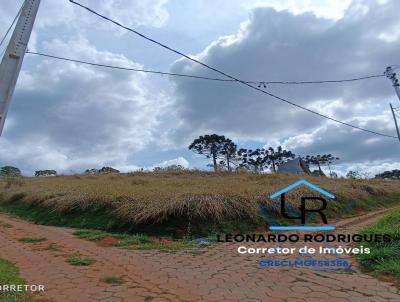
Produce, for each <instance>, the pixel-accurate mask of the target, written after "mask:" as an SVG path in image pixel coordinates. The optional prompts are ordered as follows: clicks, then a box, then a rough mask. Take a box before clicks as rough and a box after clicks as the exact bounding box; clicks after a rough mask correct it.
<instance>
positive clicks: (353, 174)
mask: <svg viewBox="0 0 400 302" xmlns="http://www.w3.org/2000/svg"><path fill="white" fill-rule="evenodd" d="M346 177H347V178H350V179H361V178H362V176H361V173H360V172H358V171H351V170H350V171H349V172H347V174H346Z"/></svg>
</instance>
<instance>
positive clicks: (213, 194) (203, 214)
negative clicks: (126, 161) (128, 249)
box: [0, 172, 400, 224]
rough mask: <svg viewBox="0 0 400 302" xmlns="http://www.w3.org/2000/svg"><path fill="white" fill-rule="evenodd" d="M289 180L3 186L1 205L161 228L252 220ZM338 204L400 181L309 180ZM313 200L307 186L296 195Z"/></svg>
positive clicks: (390, 191) (399, 189)
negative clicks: (183, 219)
mask: <svg viewBox="0 0 400 302" xmlns="http://www.w3.org/2000/svg"><path fill="white" fill-rule="evenodd" d="M299 179H300V177H298V176H294V175H288V174H274V175H271V174H254V173H245V172H243V173H207V172H164V173H143V172H142V173H128V174H102V175H79V176H57V177H44V178H23V179H20V180H18V181H14V182H15V183H10V181H7V180H4V179H3V180H0V199H1V200H3V201H9V202H10V201H16V200H21V201H23V202H26V203H30V204H35V205H37V206H41V207H47V208H51V209H54V210H55V211H60V212H61V211H68V210H71V209H85V208H88V207H90V206H93V205H95V204H106V205H109V206H110V208H111V209H113V210H115V213H116V214H117V215H118V216H119V217H121V219H124V220H125V221H127V222H130V223H135V224H138V223H143V222H148V221H153V222H159V221H163V220H165V219H166V218H168V217H171V216H191V217H196V218H200V219H209V218H212V219H216V220H219V219H222V218H230V217H234V218H238V217H243V218H250V219H253V218H254V219H255V218H256V217H257V216H258V215H259V211H258V207H257V205H258V204H259V203H270V202H272V201H271V200H270V199H269V196H270V195H271V193H273V192H276V191H277V190H279V189H282V188H284V187H285V186H287V185H289V184H291V183H293V182H294V181H296V180H299ZM305 179H307V180H309V181H311V182H312V183H314V184H316V185H317V186H320V187H322V188H324V189H325V190H327V191H329V192H331V193H333V194H334V195H335V196H336V198H337V201H338V202H348V201H351V200H359V199H360V200H365V199H368V198H370V197H372V196H393V195H399V194H400V186H399V185H398V182H396V181H384V180H348V179H330V178H325V177H313V176H307V177H305ZM304 192H308V194H312V193H311V192H310V191H308V189H307V188H305V187H304V186H302V187H300V188H299V189H298V190H296V192H295V193H290V194H292V197H295V196H294V195H300V194H303V193H304Z"/></svg>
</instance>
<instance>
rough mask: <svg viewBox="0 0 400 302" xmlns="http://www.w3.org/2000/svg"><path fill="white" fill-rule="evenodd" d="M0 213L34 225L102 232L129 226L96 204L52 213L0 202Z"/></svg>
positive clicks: (102, 206) (125, 228)
mask: <svg viewBox="0 0 400 302" xmlns="http://www.w3.org/2000/svg"><path fill="white" fill-rule="evenodd" d="M0 211H1V212H6V213H10V214H14V215H16V216H18V217H21V218H24V219H26V220H29V221H31V222H33V223H36V224H42V225H52V226H63V227H72V228H78V229H97V230H104V231H116V232H118V231H122V232H123V231H126V230H128V229H129V226H128V224H127V223H126V222H124V221H122V220H121V219H120V218H119V217H118V216H117V215H115V214H114V212H113V210H112V209H110V207H109V206H106V205H101V204H97V205H95V206H90V207H86V208H85V209H76V210H68V211H63V212H58V211H54V210H52V209H50V208H45V207H41V206H36V205H34V204H29V203H27V202H22V201H14V202H1V203H0Z"/></svg>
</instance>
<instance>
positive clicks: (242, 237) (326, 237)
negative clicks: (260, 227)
mask: <svg viewBox="0 0 400 302" xmlns="http://www.w3.org/2000/svg"><path fill="white" fill-rule="evenodd" d="M217 241H218V242H298V241H303V242H344V243H348V242H391V241H392V238H391V237H390V235H389V234H301V235H299V234H266V235H263V234H223V235H220V234H218V235H217Z"/></svg>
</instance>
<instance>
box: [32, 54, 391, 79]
mask: <svg viewBox="0 0 400 302" xmlns="http://www.w3.org/2000/svg"><path fill="white" fill-rule="evenodd" d="M26 53H27V54H31V55H37V56H42V57H47V58H52V59H57V60H63V61H69V62H74V63H79V64H85V65H90V66H97V67H104V68H111V69H120V70H126V71H136V72H144V73H153V74H160V75H169V76H176V77H187V78H194V79H200V80H209V81H220V82H237V81H235V80H232V79H221V78H213V77H205V76H197V75H190V74H182V73H174V72H165V71H157V70H148V69H138V68H131V67H124V66H116V65H109V64H102V63H95V62H89V61H83V60H78V59H73V58H67V57H61V56H56V55H50V54H46V53H42V52H34V51H27V52H26ZM384 76H385V75H383V74H381V75H370V76H364V77H358V78H352V79H343V80H323V81H244V82H245V83H249V84H259V85H260V84H261V85H263V84H265V85H268V84H286V85H291V84H323V83H343V82H353V81H360V80H366V79H372V78H378V77H384Z"/></svg>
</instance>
